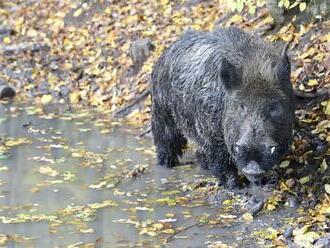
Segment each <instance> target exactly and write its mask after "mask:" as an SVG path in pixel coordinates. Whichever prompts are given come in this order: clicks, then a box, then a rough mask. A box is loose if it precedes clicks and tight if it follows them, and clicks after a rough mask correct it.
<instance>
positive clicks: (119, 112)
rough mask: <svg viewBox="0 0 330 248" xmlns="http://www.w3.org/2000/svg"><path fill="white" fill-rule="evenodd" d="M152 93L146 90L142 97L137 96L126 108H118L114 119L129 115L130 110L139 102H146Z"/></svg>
mask: <svg viewBox="0 0 330 248" xmlns="http://www.w3.org/2000/svg"><path fill="white" fill-rule="evenodd" d="M150 92H151V90H150V88H148V89H146V90H145V91H144V92H142V93H141V94H140V95H138V96H136V97H135V98H134V99H133V100H132V101H131V102H130V103H128V104H127V105H124V106H122V107H120V108H118V109H117V110H116V111H115V112H114V113H113V115H112V117H114V118H116V117H123V116H125V115H127V114H128V113H129V112H130V109H131V108H132V107H133V106H134V105H136V104H138V103H139V102H141V101H142V100H144V99H145V98H146V97H147V96H148V95H149V94H150Z"/></svg>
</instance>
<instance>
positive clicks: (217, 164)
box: [196, 149, 240, 188]
mask: <svg viewBox="0 0 330 248" xmlns="http://www.w3.org/2000/svg"><path fill="white" fill-rule="evenodd" d="M196 155H197V160H198V163H199V164H200V165H201V166H202V168H203V169H206V170H209V171H210V172H211V173H212V174H213V175H214V176H216V177H218V178H219V179H220V184H222V185H224V186H226V187H228V188H237V187H239V186H240V183H239V180H238V174H237V169H236V167H235V165H233V164H232V162H231V161H230V158H229V154H228V152H227V151H223V150H222V149H217V150H216V151H212V149H210V150H206V151H197V153H196Z"/></svg>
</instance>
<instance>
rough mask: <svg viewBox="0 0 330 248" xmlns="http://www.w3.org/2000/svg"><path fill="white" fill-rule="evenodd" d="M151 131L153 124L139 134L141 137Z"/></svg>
mask: <svg viewBox="0 0 330 248" xmlns="http://www.w3.org/2000/svg"><path fill="white" fill-rule="evenodd" d="M150 132H151V126H150V127H148V128H147V129H146V130H144V131H143V132H142V133H140V134H139V137H140V138H141V137H143V136H144V135H146V134H148V133H150Z"/></svg>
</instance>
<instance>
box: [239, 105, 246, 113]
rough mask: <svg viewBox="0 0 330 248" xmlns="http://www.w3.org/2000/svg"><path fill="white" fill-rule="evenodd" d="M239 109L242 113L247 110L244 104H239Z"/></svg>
mask: <svg viewBox="0 0 330 248" xmlns="http://www.w3.org/2000/svg"><path fill="white" fill-rule="evenodd" d="M239 110H240V111H241V112H243V113H246V112H247V107H246V106H245V105H244V104H239Z"/></svg>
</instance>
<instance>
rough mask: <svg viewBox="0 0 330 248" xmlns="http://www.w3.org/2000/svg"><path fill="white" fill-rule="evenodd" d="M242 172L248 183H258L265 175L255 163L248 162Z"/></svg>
mask: <svg viewBox="0 0 330 248" xmlns="http://www.w3.org/2000/svg"><path fill="white" fill-rule="evenodd" d="M242 172H243V173H244V175H245V176H246V178H247V179H248V180H249V181H250V182H258V181H260V180H261V179H262V178H263V177H264V176H265V173H266V171H265V170H263V169H262V168H261V167H260V165H259V164H258V163H257V162H256V161H250V162H249V163H248V164H247V166H246V167H244V168H243V169H242Z"/></svg>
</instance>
